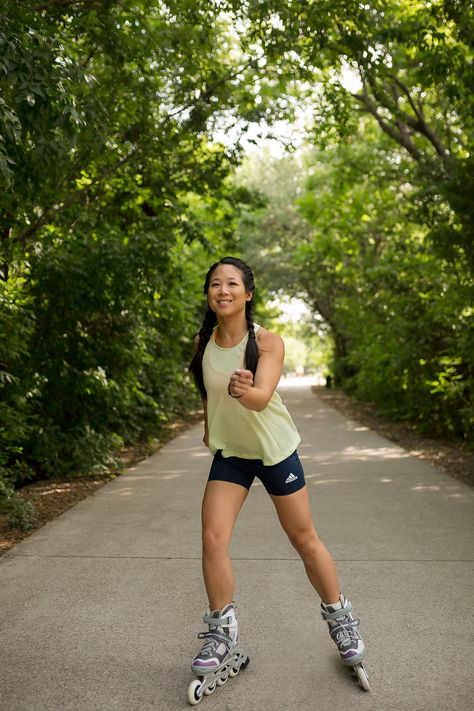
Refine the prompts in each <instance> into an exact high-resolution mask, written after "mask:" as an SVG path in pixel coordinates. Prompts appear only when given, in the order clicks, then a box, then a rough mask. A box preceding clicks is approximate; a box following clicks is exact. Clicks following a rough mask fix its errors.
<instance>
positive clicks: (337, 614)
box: [321, 600, 352, 621]
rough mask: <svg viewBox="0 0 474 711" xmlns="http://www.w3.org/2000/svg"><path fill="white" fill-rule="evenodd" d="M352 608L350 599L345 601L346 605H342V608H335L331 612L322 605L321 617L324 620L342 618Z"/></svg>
mask: <svg viewBox="0 0 474 711" xmlns="http://www.w3.org/2000/svg"><path fill="white" fill-rule="evenodd" d="M351 610H352V605H351V603H350V602H349V600H346V601H345V604H344V607H342V608H341V609H340V610H334V611H333V612H329V610H327V609H326V608H324V607H322V608H321V617H322V618H323V620H326V621H327V620H342V619H343V618H344V617H346V616H347V615H348V614H349V613H350V611H351Z"/></svg>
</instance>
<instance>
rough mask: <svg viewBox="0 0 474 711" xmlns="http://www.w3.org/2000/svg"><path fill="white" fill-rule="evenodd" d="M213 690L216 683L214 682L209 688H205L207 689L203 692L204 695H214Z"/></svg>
mask: <svg viewBox="0 0 474 711" xmlns="http://www.w3.org/2000/svg"><path fill="white" fill-rule="evenodd" d="M215 690H216V683H215V682H214V684H211V685H210V686H208V687H207V689H205V690H204V695H205V696H210V695H211V694H213V693H214V691H215Z"/></svg>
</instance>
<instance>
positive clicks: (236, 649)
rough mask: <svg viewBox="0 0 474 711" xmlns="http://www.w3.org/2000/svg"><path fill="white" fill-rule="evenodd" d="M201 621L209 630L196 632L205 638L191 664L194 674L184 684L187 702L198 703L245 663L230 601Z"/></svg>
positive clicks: (233, 605) (233, 609)
mask: <svg viewBox="0 0 474 711" xmlns="http://www.w3.org/2000/svg"><path fill="white" fill-rule="evenodd" d="M203 622H204V624H207V625H208V626H209V631H208V632H200V633H199V635H198V638H199V639H204V640H205V642H204V644H203V647H202V649H201V651H200V652H199V653H198V654H197V655H196V656H195V657H194V659H193V662H192V665H191V669H192V671H193V672H194V674H196V676H197V679H195V680H194V681H192V682H191V684H190V685H189V687H188V701H189V703H190V704H191V706H196V705H197V704H199V702H200V701H201V699H202V697H203V696H209V695H210V694H212V693H213V692H214V691H215V690H216V687H217V686H223V685H224V684H225V683H226V681H227V679H228V678H229V677H234V676H237V674H238V673H239V671H240V670H241V669H245V667H246V666H247V664H248V663H249V658H248V656H247V654H246V653H245V652H244V651H243V650H242V649H241V648H240V635H239V631H238V622H237V617H236V614H235V604H234V603H230V604H229V605H226V606H225V607H224V608H223V609H222V610H214V611H213V612H210V613H207V614H205V615H204V617H203Z"/></svg>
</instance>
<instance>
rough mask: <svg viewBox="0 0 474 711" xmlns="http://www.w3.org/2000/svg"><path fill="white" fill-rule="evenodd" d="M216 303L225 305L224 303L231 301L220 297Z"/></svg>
mask: <svg viewBox="0 0 474 711" xmlns="http://www.w3.org/2000/svg"><path fill="white" fill-rule="evenodd" d="M217 303H218V304H219V306H225V305H226V304H231V303H232V301H230V300H229V299H221V300H219V301H218V302H217Z"/></svg>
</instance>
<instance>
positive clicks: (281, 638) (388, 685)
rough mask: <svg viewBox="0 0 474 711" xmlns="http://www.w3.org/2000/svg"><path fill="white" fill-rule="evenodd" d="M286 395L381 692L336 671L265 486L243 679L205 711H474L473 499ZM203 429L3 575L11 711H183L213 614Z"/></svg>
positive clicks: (252, 525) (245, 623) (243, 581)
mask: <svg viewBox="0 0 474 711" xmlns="http://www.w3.org/2000/svg"><path fill="white" fill-rule="evenodd" d="M281 394H282V396H283V398H284V400H285V402H286V403H287V405H288V406H289V408H290V410H291V412H292V414H293V416H294V419H295V421H296V424H297V426H298V427H299V429H300V432H301V435H302V439H303V441H302V444H301V446H300V449H299V451H300V456H301V459H302V461H303V464H304V466H305V470H306V476H307V481H308V487H309V492H310V496H311V501H312V505H313V510H314V516H315V521H316V524H317V528H318V530H319V533H320V535H321V537H322V538H323V539H324V540H325V542H326V543H327V545H328V547H329V549H330V550H331V552H332V554H333V556H334V558H335V559H336V562H337V566H338V570H339V573H340V575H341V578H342V581H343V587H344V590H345V591H346V594H347V595H348V596H350V598H351V599H352V601H353V604H354V608H355V613H356V615H357V616H360V617H361V620H362V622H361V628H360V629H361V632H362V634H363V637H364V639H365V642H366V644H367V647H368V650H369V651H368V656H367V660H366V667H367V669H368V671H369V673H370V677H371V678H370V681H371V685H372V691H371V692H370V693H365V692H363V691H362V690H360V689H359V687H358V686H357V685H356V683H355V682H354V681H353V680H352V678H351V677H350V675H349V674H348V673H347V671H346V670H345V669H344V668H343V667H342V666H341V665H340V663H339V660H338V657H337V653H336V651H335V648H334V646H333V643H332V642H331V641H330V639H329V636H328V633H327V631H326V629H325V626H324V625H323V623H322V621H321V620H320V618H319V612H318V607H319V603H318V600H317V597H316V595H315V594H314V592H313V590H312V588H311V586H310V584H309V583H308V581H307V579H306V576H305V574H304V569H303V566H302V564H301V562H300V561H299V559H298V558H297V556H296V554H295V552H294V551H293V549H292V548H291V546H290V544H289V543H288V541H287V539H286V538H285V536H284V534H283V532H282V531H281V529H280V528H279V524H278V522H277V519H276V516H275V513H274V510H273V506H272V503H271V500H270V499H269V498H268V497H267V495H266V493H265V491H264V489H263V487H262V486H261V485H258V484H256V485H255V486H254V487H253V488H252V491H251V494H250V496H249V498H248V500H247V502H246V505H245V507H244V509H243V511H242V513H241V516H240V518H239V521H238V523H237V527H236V530H235V536H234V541H233V546H232V553H233V558H234V561H235V572H236V577H237V582H238V588H237V593H236V599H237V602H238V606H239V616H240V621H241V630H242V636H243V642H245V647H246V649H247V651H248V653H249V655H250V658H251V662H250V665H249V667H248V669H247V670H245V671H244V672H242V673H241V674H240V675H239V676H238V677H236V678H235V679H231V680H229V682H228V683H227V685H226V686H223V687H222V688H220V689H217V690H216V692H215V693H214V694H213V695H212V696H209V697H206V698H204V699H203V701H202V702H201V705H200V706H199V708H200V709H203V711H204V709H207V711H212V710H213V709H214V710H215V711H223V710H225V711H250V710H251V709H252V710H253V709H255V710H258V711H261V710H262V709H271V711H293V709H301V710H304V711H309V710H312V709H314V710H315V711H347V710H348V709H357V710H360V711H366V710H369V709H370V710H372V711H392V710H393V711H404V710H405V709H406V710H410V711H424V710H426V711H445V710H449V711H468V710H469V711H470V709H472V708H473V694H474V681H473V678H474V675H473V673H472V671H473V663H472V656H473V641H474V639H473V622H472V620H473V610H474V592H473V587H474V586H473V582H474V570H473V567H474V566H473V562H474V555H473V542H474V536H473V530H474V495H473V492H472V490H470V489H469V488H468V487H467V486H465V485H463V484H461V483H459V482H457V481H455V480H453V479H451V478H449V477H448V476H447V475H445V474H443V473H441V472H440V471H437V470H436V469H434V468H433V467H431V466H429V465H427V464H425V463H423V462H421V461H419V460H417V459H414V458H412V457H411V456H409V455H408V454H407V452H405V451H404V450H403V449H401V448H400V447H398V446H396V445H394V444H393V443H391V442H389V441H388V440H386V439H384V438H383V437H380V436H378V435H376V434H374V433H373V432H371V431H369V430H367V428H365V427H361V426H360V425H359V424H358V423H357V422H354V421H350V420H348V419H346V418H345V417H343V416H342V415H340V414H339V413H338V412H336V411H335V410H332V409H331V408H330V407H329V406H327V405H326V404H324V403H323V402H321V401H320V400H318V399H317V397H316V396H315V395H314V394H313V393H312V392H311V390H310V388H309V386H308V385H307V384H305V383H302V384H300V386H299V387H298V386H283V387H282V388H281ZM201 437H202V431H201V427H200V426H198V427H194V428H193V429H191V430H188V431H187V432H186V433H184V434H182V435H180V436H179V437H178V438H177V439H175V440H174V441H172V442H171V443H169V444H168V445H166V447H164V448H163V449H162V450H161V451H160V452H158V453H157V454H155V455H154V456H152V457H150V458H149V459H148V460H146V461H143V462H142V463H140V464H139V465H138V466H136V467H134V468H132V469H131V470H129V471H128V472H127V473H126V474H125V475H123V476H121V477H119V478H118V479H116V480H115V481H113V482H111V483H109V484H107V485H106V486H105V487H103V488H102V489H100V490H99V491H98V492H97V493H95V494H94V495H93V496H91V497H89V498H88V499H85V500H84V501H82V502H81V503H79V504H78V505H77V506H75V507H74V508H73V509H70V510H69V511H67V512H66V513H64V514H63V515H61V516H60V517H59V518H57V519H56V520H54V521H52V522H51V523H49V524H47V525H46V526H45V527H44V528H42V529H40V530H39V531H37V532H36V533H35V534H34V535H33V536H31V537H30V538H28V539H27V540H25V541H24V542H23V543H21V544H19V545H17V546H16V547H15V548H13V549H12V551H11V552H9V553H8V554H6V555H5V556H4V557H3V558H1V559H0V709H1V711H59V710H61V711H63V710H65V711H66V710H67V711H112V710H116V709H117V710H120V711H145V710H148V709H150V710H151V709H155V710H157V711H158V710H159V711H175V710H178V709H186V708H188V707H187V702H186V690H187V686H188V684H189V682H190V681H191V679H192V675H191V672H190V669H189V665H190V661H191V658H192V656H193V655H194V653H195V651H196V650H197V649H198V648H199V644H200V643H199V642H198V640H197V639H196V635H197V632H198V631H200V630H203V629H204V628H203V626H202V624H201V617H202V614H203V612H204V608H205V605H206V601H205V595H204V587H203V584H202V580H201V566H200V500H201V494H202V490H203V487H204V484H205V481H206V476H207V473H208V468H209V464H210V455H209V454H208V452H207V450H205V449H204V447H203V445H202V444H201Z"/></svg>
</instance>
